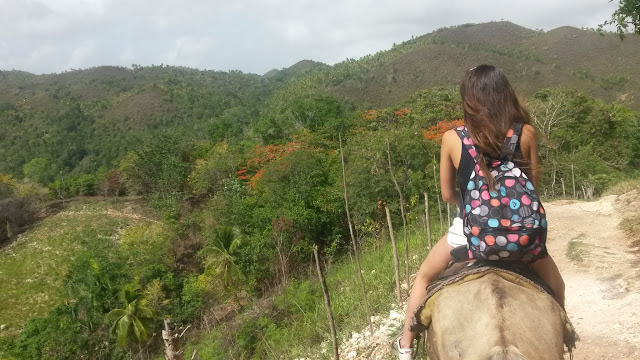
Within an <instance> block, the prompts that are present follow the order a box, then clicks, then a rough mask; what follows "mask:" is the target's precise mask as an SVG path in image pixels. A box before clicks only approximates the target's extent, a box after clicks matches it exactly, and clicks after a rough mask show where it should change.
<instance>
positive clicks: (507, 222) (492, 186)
mask: <svg viewBox="0 0 640 360" xmlns="http://www.w3.org/2000/svg"><path fill="white" fill-rule="evenodd" d="M460 94H461V96H462V109H463V113H464V125H465V126H464V127H461V128H459V129H456V130H449V131H447V132H446V133H445V134H444V136H443V138H442V148H441V156H440V183H441V190H442V198H443V199H444V201H446V202H448V203H451V204H455V205H459V206H460V214H459V216H458V217H456V218H455V219H454V221H453V225H452V226H451V227H450V228H449V232H448V233H447V234H445V235H444V236H443V237H442V238H441V239H440V240H439V241H438V242H437V243H436V245H435V246H434V247H433V249H431V251H430V252H429V255H428V256H427V258H426V259H425V260H424V262H423V263H422V265H421V267H420V270H419V271H418V276H417V277H416V280H415V282H414V284H413V287H412V289H411V293H410V295H409V300H408V303H407V314H406V316H405V324H404V328H403V331H402V337H400V338H399V339H398V340H397V343H396V346H397V349H398V355H399V358H400V360H405V359H410V358H411V357H412V355H411V354H412V346H411V345H412V343H413V340H414V339H415V337H416V334H415V333H413V332H411V330H410V329H409V326H410V324H411V318H412V316H413V313H414V310H415V309H416V308H417V307H418V306H419V305H420V303H421V301H423V300H424V298H425V295H426V294H427V286H428V285H429V283H431V282H433V281H434V280H435V279H436V278H437V277H438V275H439V274H440V273H441V272H442V271H443V270H444V269H445V268H446V266H447V264H449V262H450V261H451V260H452V257H451V255H450V252H451V250H452V249H453V248H455V247H458V246H461V245H466V246H468V250H469V257H470V258H481V259H488V260H496V261H507V260H508V261H522V262H526V263H527V264H528V266H529V268H530V269H531V270H533V272H534V273H535V274H537V275H538V276H539V277H540V278H542V279H543V280H544V281H545V282H546V283H547V284H548V285H549V287H550V288H551V289H552V290H553V293H554V298H555V300H556V301H557V302H558V304H560V306H562V307H564V281H563V280H562V276H561V275H560V272H559V271H558V268H557V266H556V264H555V262H554V261H553V259H552V258H551V256H549V255H548V253H547V251H546V247H545V240H546V220H545V219H544V209H543V207H542V204H541V203H540V202H539V199H538V198H537V195H536V194H535V190H534V189H537V187H538V183H539V179H540V171H539V166H538V165H539V160H538V146H537V143H536V135H535V129H534V128H533V126H531V119H530V116H529V113H528V111H527V110H526V109H525V108H524V107H523V106H522V105H521V104H520V101H519V100H518V97H517V96H516V94H515V92H514V90H513V88H512V87H511V85H510V84H509V81H508V80H507V77H506V76H505V75H504V73H503V71H502V70H501V69H499V68H496V67H494V66H491V65H480V66H477V67H475V68H472V69H471V70H469V71H467V73H466V74H465V76H464V78H463V80H462V83H461V85H460ZM505 149H506V152H507V153H506V154H505ZM511 160H512V161H511ZM503 170H504V171H503ZM503 175H506V176H511V177H513V178H512V179H511V178H506V177H505V176H503ZM456 183H457V184H458V189H459V190H457V189H456ZM510 186H511V188H510ZM505 199H506V201H502V200H505ZM485 203H486V206H485V205H483V204H485ZM521 208H522V209H521ZM491 211H493V212H499V213H496V214H494V213H492V212H491ZM463 219H464V220H463ZM500 231H502V232H500Z"/></svg>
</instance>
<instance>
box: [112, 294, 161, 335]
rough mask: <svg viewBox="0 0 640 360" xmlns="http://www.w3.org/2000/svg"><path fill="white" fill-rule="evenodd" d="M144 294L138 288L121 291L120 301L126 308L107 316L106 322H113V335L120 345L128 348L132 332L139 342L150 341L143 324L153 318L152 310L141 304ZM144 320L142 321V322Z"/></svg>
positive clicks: (114, 310) (115, 310)
mask: <svg viewBox="0 0 640 360" xmlns="http://www.w3.org/2000/svg"><path fill="white" fill-rule="evenodd" d="M141 296H142V294H140V291H139V289H138V288H137V287H133V286H128V287H125V288H124V289H122V291H120V300H122V302H123V303H124V306H123V307H122V308H120V309H113V310H111V311H110V312H109V313H108V314H107V315H106V316H105V321H106V322H112V321H113V325H112V326H111V334H112V335H115V336H117V340H118V345H120V346H121V347H125V346H127V343H128V342H129V338H130V335H131V331H132V329H133V334H134V335H135V338H136V340H137V341H138V342H143V341H145V340H147V339H148V336H147V329H146V328H145V326H144V325H143V324H142V321H144V320H148V319H149V320H150V319H152V318H153V312H152V311H151V309H150V308H148V307H145V306H143V305H142V304H140V300H141ZM141 320H142V321H141Z"/></svg>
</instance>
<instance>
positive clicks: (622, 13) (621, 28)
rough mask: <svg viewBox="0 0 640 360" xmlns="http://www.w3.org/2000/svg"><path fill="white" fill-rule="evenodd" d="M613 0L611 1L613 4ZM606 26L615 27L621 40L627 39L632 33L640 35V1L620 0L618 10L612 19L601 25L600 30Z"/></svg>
mask: <svg viewBox="0 0 640 360" xmlns="http://www.w3.org/2000/svg"><path fill="white" fill-rule="evenodd" d="M611 1H613V0H609V2H611ZM606 25H615V27H616V30H617V32H618V35H620V39H623V40H624V38H625V36H626V34H627V33H629V32H631V33H635V34H640V0H620V4H619V6H618V9H617V10H616V11H614V12H613V14H612V15H611V19H610V20H607V21H605V22H604V23H603V24H601V25H600V27H599V29H600V30H602V28H603V27H604V26H606Z"/></svg>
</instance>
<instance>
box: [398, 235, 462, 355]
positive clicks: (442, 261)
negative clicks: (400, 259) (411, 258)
mask: <svg viewBox="0 0 640 360" xmlns="http://www.w3.org/2000/svg"><path fill="white" fill-rule="evenodd" d="M447 235H448V234H445V235H444V236H443V237H442V238H441V239H440V240H439V241H438V242H437V243H436V245H435V246H434V247H433V249H431V251H429V255H427V258H426V259H425V260H424V261H423V262H422V265H421V266H420V270H418V276H417V277H416V279H415V281H414V282H413V287H411V293H410V294H409V300H408V301H407V314H406V315H405V318H404V328H403V329H402V338H401V339H400V346H401V347H402V348H403V349H410V348H411V344H412V343H413V339H415V337H416V334H415V333H412V332H411V331H409V324H410V323H411V317H412V316H413V313H414V311H415V310H416V308H418V306H420V303H421V302H422V300H424V297H425V296H426V295H427V285H429V283H430V282H432V281H433V280H435V279H436V278H437V277H438V275H440V273H441V272H442V271H443V270H444V269H445V268H446V267H447V264H449V262H450V261H451V255H450V254H449V253H450V252H451V249H453V248H452V247H451V245H449V243H448V242H447Z"/></svg>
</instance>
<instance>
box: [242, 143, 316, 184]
mask: <svg viewBox="0 0 640 360" xmlns="http://www.w3.org/2000/svg"><path fill="white" fill-rule="evenodd" d="M299 150H313V147H312V146H310V145H308V144H307V143H305V142H304V141H301V140H300V139H299V138H297V137H294V140H293V141H291V142H289V143H286V144H270V145H265V146H261V145H256V146H255V147H254V148H253V149H252V150H251V151H250V152H249V158H248V159H247V160H246V162H244V163H243V164H241V165H240V166H239V168H238V171H236V175H237V177H238V179H240V180H244V181H246V183H247V187H249V188H255V186H256V182H257V181H258V180H260V179H261V178H262V176H263V175H264V167H265V165H267V164H268V163H270V162H272V161H275V160H279V159H282V158H284V157H286V156H287V155H289V154H291V153H293V152H294V151H299Z"/></svg>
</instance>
